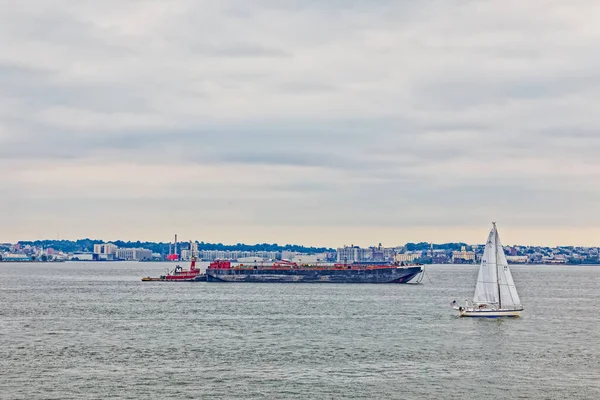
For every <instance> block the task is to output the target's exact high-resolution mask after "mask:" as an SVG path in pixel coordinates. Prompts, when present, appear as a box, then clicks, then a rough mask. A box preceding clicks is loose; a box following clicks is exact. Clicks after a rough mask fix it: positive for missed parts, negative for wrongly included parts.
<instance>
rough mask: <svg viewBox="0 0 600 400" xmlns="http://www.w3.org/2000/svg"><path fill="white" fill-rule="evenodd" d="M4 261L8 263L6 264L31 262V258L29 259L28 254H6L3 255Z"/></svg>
mask: <svg viewBox="0 0 600 400" xmlns="http://www.w3.org/2000/svg"><path fill="white" fill-rule="evenodd" d="M2 261H6V262H23V261H31V257H29V256H28V255H27V254H20V253H4V254H2Z"/></svg>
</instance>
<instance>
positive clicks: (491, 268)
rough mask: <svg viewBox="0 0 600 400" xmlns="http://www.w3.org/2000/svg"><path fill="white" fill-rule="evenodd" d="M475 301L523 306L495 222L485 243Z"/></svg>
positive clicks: (507, 305)
mask: <svg viewBox="0 0 600 400" xmlns="http://www.w3.org/2000/svg"><path fill="white" fill-rule="evenodd" d="M473 303H475V304H492V305H495V306H497V307H498V308H501V309H521V308H522V306H521V300H520V299H519V295H518V294H517V288H516V287H515V282H514V281H513V278H512V275H511V273H510V269H509V268H508V262H507V261H506V256H505V255H504V248H503V247H502V242H501V241H500V236H499V235H498V230H497V229H496V224H495V223H494V225H493V227H492V230H491V231H490V234H489V236H488V239H487V242H486V244H485V250H484V252H483V259H482V260H481V266H480V267H479V274H478V276H477V285H476V286H475V296H473Z"/></svg>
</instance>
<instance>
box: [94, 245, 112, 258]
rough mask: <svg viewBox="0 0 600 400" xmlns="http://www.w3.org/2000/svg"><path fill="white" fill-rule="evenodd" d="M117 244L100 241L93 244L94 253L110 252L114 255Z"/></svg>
mask: <svg viewBox="0 0 600 400" xmlns="http://www.w3.org/2000/svg"><path fill="white" fill-rule="evenodd" d="M116 252H117V246H116V245H114V244H112V243H101V244H95V245H94V254H111V255H115V254H116Z"/></svg>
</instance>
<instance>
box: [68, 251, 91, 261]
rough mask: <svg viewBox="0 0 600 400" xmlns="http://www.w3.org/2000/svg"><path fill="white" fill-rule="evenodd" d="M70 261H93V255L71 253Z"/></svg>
mask: <svg viewBox="0 0 600 400" xmlns="http://www.w3.org/2000/svg"><path fill="white" fill-rule="evenodd" d="M70 260H71V261H93V260H94V254H93V253H81V252H79V253H73V255H71V257H70Z"/></svg>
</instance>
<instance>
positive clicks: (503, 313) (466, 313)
mask: <svg viewBox="0 0 600 400" xmlns="http://www.w3.org/2000/svg"><path fill="white" fill-rule="evenodd" d="M459 315H460V316H461V317H472V318H502V317H508V318H518V317H520V316H521V310H462V311H459Z"/></svg>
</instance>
